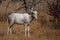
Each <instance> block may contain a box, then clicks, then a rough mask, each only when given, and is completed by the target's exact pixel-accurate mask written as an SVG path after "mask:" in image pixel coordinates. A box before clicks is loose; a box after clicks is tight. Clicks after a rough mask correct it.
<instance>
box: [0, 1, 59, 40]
mask: <svg viewBox="0 0 60 40" xmlns="http://www.w3.org/2000/svg"><path fill="white" fill-rule="evenodd" d="M9 5H10V6H9V8H8V12H11V11H13V12H14V8H16V7H18V6H19V5H20V3H19V2H18V3H15V4H14V3H10V4H9ZM11 6H13V7H11ZM0 8H1V10H0V40H60V28H59V29H58V28H57V29H55V25H53V23H52V22H50V21H49V20H50V19H52V17H50V16H48V15H47V14H46V13H45V12H39V13H38V21H33V22H32V23H31V24H30V37H29V38H28V37H25V36H24V27H23V25H18V24H15V25H14V26H13V27H12V32H13V34H12V35H9V36H8V35H7V27H8V23H7V21H5V22H4V20H5V15H4V14H6V13H5V12H3V10H4V11H5V9H4V7H3V6H0ZM11 9H13V10H11ZM17 12H23V11H22V10H19V11H17ZM56 27H58V26H56Z"/></svg>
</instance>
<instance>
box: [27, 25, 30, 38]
mask: <svg viewBox="0 0 60 40" xmlns="http://www.w3.org/2000/svg"><path fill="white" fill-rule="evenodd" d="M27 29H28V37H30V33H29V26H28V28H27Z"/></svg>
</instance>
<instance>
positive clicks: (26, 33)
mask: <svg viewBox="0 0 60 40" xmlns="http://www.w3.org/2000/svg"><path fill="white" fill-rule="evenodd" d="M26 36H27V24H25V37H26Z"/></svg>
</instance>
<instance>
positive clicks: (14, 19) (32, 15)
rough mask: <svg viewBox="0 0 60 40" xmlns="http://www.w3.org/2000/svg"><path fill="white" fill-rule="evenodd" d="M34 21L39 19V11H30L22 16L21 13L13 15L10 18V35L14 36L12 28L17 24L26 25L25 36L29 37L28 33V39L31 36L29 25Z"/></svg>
mask: <svg viewBox="0 0 60 40" xmlns="http://www.w3.org/2000/svg"><path fill="white" fill-rule="evenodd" d="M33 19H37V11H36V10H30V12H29V13H24V14H20V13H11V14H10V15H9V16H8V23H9V26H8V33H9V34H12V32H11V27H12V26H13V24H15V23H17V24H22V25H25V26H24V27H25V36H27V33H28V37H29V36H30V34H29V24H30V22H31V21H33Z"/></svg>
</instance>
